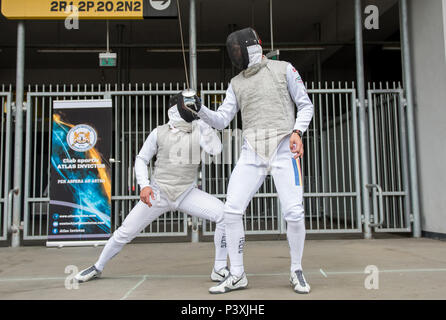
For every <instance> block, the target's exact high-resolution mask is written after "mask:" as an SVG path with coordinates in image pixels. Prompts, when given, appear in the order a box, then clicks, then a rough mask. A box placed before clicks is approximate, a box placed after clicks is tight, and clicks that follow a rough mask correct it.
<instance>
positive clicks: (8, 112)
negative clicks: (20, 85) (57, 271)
mask: <svg viewBox="0 0 446 320" xmlns="http://www.w3.org/2000/svg"><path fill="white" fill-rule="evenodd" d="M11 129H12V128H11V90H10V91H9V93H8V95H7V97H6V137H5V138H6V146H5V155H6V157H5V166H4V168H5V180H4V181H5V184H4V187H3V188H4V199H5V203H7V205H10V203H9V201H7V199H8V193H9V189H10V185H11V161H10V156H9V155H10V154H11V142H12V141H11V140H12V137H11ZM2 150H3V149H2ZM3 208H4V216H5V219H3V221H4V228H3V230H4V232H3V235H4V237H7V228H9V227H10V223H11V221H12V217H11V216H9V213H10V212H11V210H9V208H8V207H7V206H4V207H3ZM7 215H8V216H7Z"/></svg>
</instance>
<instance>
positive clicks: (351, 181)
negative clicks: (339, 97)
mask: <svg viewBox="0 0 446 320" xmlns="http://www.w3.org/2000/svg"><path fill="white" fill-rule="evenodd" d="M346 87H347V85H346ZM345 100H346V101H345V103H346V105H345V113H346V116H347V158H348V160H347V161H348V185H349V187H350V188H349V192H352V191H353V183H354V182H353V179H352V163H355V160H356V159H354V158H352V156H351V146H352V143H351V141H350V137H351V133H350V121H351V122H352V123H353V121H355V122H356V119H353V114H352V116H351V120H350V115H349V109H350V103H349V95H346V97H345ZM353 108H355V105H354V99H353ZM355 134H356V133H355ZM355 176H356V174H355ZM356 187H357V186H356ZM350 219H351V226H352V228H354V217H353V197H350Z"/></svg>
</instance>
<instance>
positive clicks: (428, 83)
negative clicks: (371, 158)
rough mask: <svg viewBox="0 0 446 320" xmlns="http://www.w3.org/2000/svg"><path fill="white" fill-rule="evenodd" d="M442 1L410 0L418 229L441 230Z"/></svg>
mask: <svg viewBox="0 0 446 320" xmlns="http://www.w3.org/2000/svg"><path fill="white" fill-rule="evenodd" d="M445 4H446V1H444V0H443V1H438V0H427V1H419V0H410V1H409V24H410V36H411V49H412V68H413V69H412V70H413V72H414V74H413V78H414V79H413V80H414V83H413V85H414V98H415V119H416V128H417V132H416V137H417V152H418V167H419V172H418V177H419V186H420V202H421V203H420V204H421V215H422V221H421V222H422V230H423V231H428V232H436V233H443V234H446V166H445V162H446V61H445V54H446V52H445V48H446V47H445V45H446V43H445V42H446V40H445V30H446V28H445V16H444V15H445V12H446V11H445V8H444V7H443V6H444V5H445Z"/></svg>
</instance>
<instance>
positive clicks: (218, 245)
mask: <svg viewBox="0 0 446 320" xmlns="http://www.w3.org/2000/svg"><path fill="white" fill-rule="evenodd" d="M180 96H181V93H180V94H179V95H176V96H173V97H172V98H171V99H170V100H169V107H170V108H169V110H168V116H169V122H168V123H167V124H165V125H162V126H159V127H157V128H156V129H154V130H153V131H152V132H151V133H150V135H149V136H148V138H147V140H146V141H145V143H144V145H143V147H142V149H141V150H140V152H139V154H138V156H137V157H136V161H135V172H136V179H137V181H138V184H139V186H140V187H141V194H140V199H141V200H140V201H139V202H138V204H137V205H136V206H135V207H134V208H133V209H132V210H131V211H130V213H129V215H128V216H127V217H126V218H125V220H124V222H123V223H122V225H121V226H120V227H119V228H118V229H117V230H116V231H115V232H114V233H113V236H112V237H111V238H110V239H109V240H108V241H107V244H106V245H105V247H104V249H103V250H102V253H101V255H100V257H99V260H98V261H97V262H96V263H95V264H94V265H92V266H91V267H89V268H87V269H85V270H82V271H81V272H79V273H78V274H77V275H76V277H75V279H77V280H78V281H79V282H85V281H88V280H91V279H93V278H96V277H99V276H100V275H101V273H102V270H103V269H104V267H105V265H106V263H107V262H108V261H109V260H110V259H112V258H113V257H114V256H115V255H117V254H118V253H119V252H120V251H121V250H122V248H123V247H124V245H125V244H127V243H129V242H130V241H132V240H133V238H135V237H136V236H137V235H138V234H139V233H140V232H141V231H142V230H143V229H145V228H146V227H147V226H148V225H149V224H150V223H152V222H153V221H154V220H155V219H157V218H158V217H159V216H160V215H162V214H164V213H166V212H168V211H171V210H172V211H174V210H179V211H182V212H184V213H187V214H190V215H192V216H195V217H199V218H202V219H207V220H210V221H213V222H216V230H215V236H214V243H215V262H214V268H213V269H212V273H211V279H212V281H222V280H223V279H224V278H225V277H226V276H227V275H228V274H229V270H228V268H227V266H226V263H227V249H226V242H225V238H224V237H225V234H224V232H225V228H224V214H223V209H224V204H223V202H221V201H220V200H218V199H217V198H215V197H213V196H211V195H209V194H207V193H205V192H203V191H201V190H199V189H197V188H196V186H195V181H196V175H197V172H198V170H197V169H198V165H199V163H200V159H201V152H200V146H201V148H203V150H204V151H205V152H207V153H210V154H213V155H215V154H218V153H220V152H221V148H222V145H221V141H220V139H219V137H218V135H217V134H216V132H215V130H213V129H212V128H211V127H209V126H208V125H207V124H206V123H204V122H203V121H201V120H198V121H194V120H197V118H196V116H195V115H194V114H193V113H191V112H190V111H188V110H187V109H185V108H183V106H184V105H182V104H181V105H180V103H177V102H178V101H183V100H181V99H179V97H180ZM180 114H181V116H180ZM183 119H185V120H183ZM155 155H156V162H155V170H154V173H153V175H152V177H151V181H149V173H148V167H147V166H148V164H149V162H150V160H151V159H152V157H153V156H155Z"/></svg>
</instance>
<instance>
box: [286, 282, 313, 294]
mask: <svg viewBox="0 0 446 320" xmlns="http://www.w3.org/2000/svg"><path fill="white" fill-rule="evenodd" d="M290 284H291V286H292V287H293V291H294V292H296V293H298V294H309V293H310V292H311V290H310V291H308V292H306V291H299V290H295V289H294V284H293V283H292V282H291V281H290Z"/></svg>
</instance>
